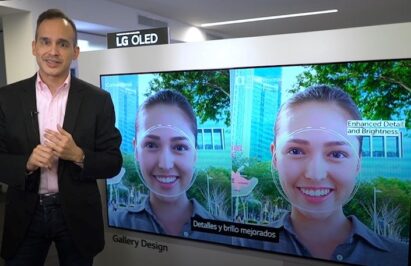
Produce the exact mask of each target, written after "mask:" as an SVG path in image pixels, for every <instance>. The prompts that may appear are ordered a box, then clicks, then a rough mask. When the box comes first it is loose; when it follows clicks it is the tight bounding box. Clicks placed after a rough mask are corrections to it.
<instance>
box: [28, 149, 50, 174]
mask: <svg viewBox="0 0 411 266" xmlns="http://www.w3.org/2000/svg"><path fill="white" fill-rule="evenodd" d="M55 159H56V158H55V156H54V154H53V150H52V149H51V148H50V147H47V146H45V145H37V147H35V148H34V149H33V152H32V153H31V154H30V157H29V160H28V161H27V163H26V170H27V171H29V172H32V171H36V170H37V169H38V168H39V167H40V168H51V165H52V162H53V161H54V160H55Z"/></svg>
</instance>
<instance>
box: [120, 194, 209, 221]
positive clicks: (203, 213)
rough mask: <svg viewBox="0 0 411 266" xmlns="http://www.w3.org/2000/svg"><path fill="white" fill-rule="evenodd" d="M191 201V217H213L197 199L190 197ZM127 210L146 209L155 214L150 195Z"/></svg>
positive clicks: (135, 211) (138, 210)
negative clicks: (141, 202)
mask: <svg viewBox="0 0 411 266" xmlns="http://www.w3.org/2000/svg"><path fill="white" fill-rule="evenodd" d="M190 203H191V204H192V206H193V213H192V215H191V217H194V216H200V217H201V218H204V219H211V218H212V217H211V215H210V214H209V213H208V211H207V210H206V209H205V208H204V207H203V206H202V205H201V204H200V203H199V202H198V201H197V200H195V199H190ZM127 210H128V211H129V212H134V213H138V212H143V211H146V212H147V213H149V214H150V215H151V216H155V215H154V212H153V209H152V208H151V205H150V200H149V197H147V198H146V199H145V200H144V203H143V204H139V205H137V206H135V207H133V208H128V209H127Z"/></svg>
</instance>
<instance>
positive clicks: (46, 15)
mask: <svg viewBox="0 0 411 266" xmlns="http://www.w3.org/2000/svg"><path fill="white" fill-rule="evenodd" d="M56 18H61V19H64V20H66V21H67V22H68V23H69V24H70V25H71V27H72V28H73V31H74V40H73V43H74V47H76V46H77V28H76V24H74V22H73V21H72V20H71V19H70V18H69V17H68V16H67V15H66V14H64V13H63V11H61V10H60V9H48V10H46V11H44V12H43V13H41V14H40V15H39V17H38V18H37V26H36V36H35V38H36V40H37V37H38V33H37V32H38V29H39V26H40V24H41V23H42V22H43V21H45V20H48V19H56Z"/></svg>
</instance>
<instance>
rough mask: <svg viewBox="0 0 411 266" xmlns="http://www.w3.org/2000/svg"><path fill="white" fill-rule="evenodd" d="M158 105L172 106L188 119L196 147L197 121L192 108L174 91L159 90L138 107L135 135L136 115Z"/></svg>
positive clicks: (182, 96)
mask: <svg viewBox="0 0 411 266" xmlns="http://www.w3.org/2000/svg"><path fill="white" fill-rule="evenodd" d="M158 104H166V105H174V106H177V107H178V108H180V109H181V110H182V111H183V112H184V113H185V114H186V115H187V116H188V118H189V121H190V128H191V131H192V132H193V135H194V138H195V143H194V145H195V146H196V147H197V119H196V115H195V114H194V111H193V107H192V106H191V104H190V103H189V102H188V100H187V98H186V97H184V95H182V94H181V93H180V92H178V91H175V90H168V89H166V90H161V91H158V92H157V93H155V94H153V95H151V96H149V97H148V98H147V99H146V100H145V101H144V102H143V103H142V104H141V106H140V107H139V109H138V112H137V116H136V134H137V126H138V121H137V120H138V114H139V113H140V112H141V111H142V110H147V109H149V108H151V107H153V106H155V105H158Z"/></svg>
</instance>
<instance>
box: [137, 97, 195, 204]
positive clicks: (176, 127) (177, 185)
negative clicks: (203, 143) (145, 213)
mask: <svg viewBox="0 0 411 266" xmlns="http://www.w3.org/2000/svg"><path fill="white" fill-rule="evenodd" d="M194 143H195V137H194V134H193V132H192V130H191V128H190V122H189V119H188V117H187V116H186V114H185V113H184V112H183V111H182V110H181V109H180V108H179V107H177V106H174V105H166V104H158V105H155V106H152V107H149V108H148V109H144V110H142V111H141V113H140V114H139V120H138V127H137V138H136V143H135V156H136V161H137V163H138V165H139V168H140V174H141V177H142V179H143V182H144V183H145V185H146V186H147V187H148V188H149V189H150V190H151V191H152V192H154V193H155V194H157V195H161V196H165V197H174V196H178V195H181V194H182V193H184V192H186V190H187V189H188V188H189V187H190V186H191V184H192V180H193V175H194V169H195V162H196V158H197V155H196V149H195V146H194Z"/></svg>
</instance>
